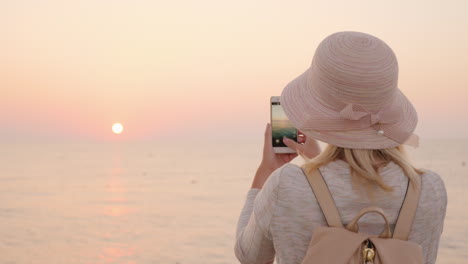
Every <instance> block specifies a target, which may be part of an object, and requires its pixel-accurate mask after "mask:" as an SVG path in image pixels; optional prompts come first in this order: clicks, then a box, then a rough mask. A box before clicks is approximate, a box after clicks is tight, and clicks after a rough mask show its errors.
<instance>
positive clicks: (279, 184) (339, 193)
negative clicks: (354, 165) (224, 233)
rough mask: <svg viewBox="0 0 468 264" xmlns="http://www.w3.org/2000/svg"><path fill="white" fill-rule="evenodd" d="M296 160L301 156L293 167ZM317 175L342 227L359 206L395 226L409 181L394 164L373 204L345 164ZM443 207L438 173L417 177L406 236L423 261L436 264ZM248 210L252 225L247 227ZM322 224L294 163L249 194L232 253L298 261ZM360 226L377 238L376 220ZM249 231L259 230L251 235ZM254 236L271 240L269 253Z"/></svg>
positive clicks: (333, 164) (338, 163)
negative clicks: (418, 185)
mask: <svg viewBox="0 0 468 264" xmlns="http://www.w3.org/2000/svg"><path fill="white" fill-rule="evenodd" d="M298 160H299V161H300V158H297V159H296V160H295V163H297V161H298ZM320 171H321V173H322V175H323V177H324V179H325V182H326V183H327V185H328V187H329V189H330V192H331V194H332V196H333V199H334V200H335V203H336V206H337V208H338V211H339V213H340V215H341V219H342V222H343V223H344V224H347V223H349V222H350V221H351V219H352V218H354V216H356V214H357V213H358V212H359V211H360V210H361V209H362V208H364V207H367V206H370V205H376V206H378V207H380V208H382V209H383V210H384V211H385V214H386V216H387V218H388V220H389V221H390V223H391V224H392V225H391V227H392V228H393V227H394V224H395V222H396V219H397V217H398V214H399V211H400V208H401V204H402V202H403V199H404V197H405V193H406V188H407V185H408V177H406V176H405V175H404V173H403V171H402V170H401V168H400V167H399V166H398V165H396V164H395V163H393V162H390V163H389V164H388V165H387V166H385V167H384V168H382V169H381V170H380V173H381V175H382V178H383V179H384V182H385V183H386V184H388V185H389V186H391V187H393V191H392V192H385V191H383V190H382V189H379V188H378V187H376V188H375V193H374V196H373V197H374V198H373V199H372V200H371V199H370V198H369V196H367V195H366V194H365V193H364V192H365V190H364V189H362V190H361V189H359V188H356V187H353V183H352V181H351V176H350V170H349V166H348V164H347V163H346V162H345V161H342V160H336V161H332V162H330V163H328V164H326V165H324V166H322V167H320ZM257 193H258V195H256V194H257ZM256 196H258V197H256ZM254 199H255V200H254ZM252 203H253V204H254V206H253V208H252ZM446 204H447V196H446V191H445V187H444V184H443V182H442V180H441V179H440V177H439V175H437V174H436V173H434V172H432V171H425V173H424V174H423V175H422V189H421V196H420V201H419V205H418V209H417V211H416V215H415V219H414V223H413V227H412V229H411V233H410V236H409V241H413V242H416V243H417V244H420V245H421V246H422V248H423V255H424V260H425V263H435V259H436V256H437V248H438V243H439V239H440V235H441V233H442V228H443V220H444V217H445V211H446ZM249 207H250V208H249ZM252 209H253V215H252V217H254V219H255V221H251V223H248V222H249V219H248V217H249V216H250V214H251V213H252ZM252 222H254V223H252ZM247 224H248V225H249V227H248V229H250V230H249V231H247V232H245V233H241V232H242V231H243V230H245V228H242V226H244V227H246V226H247ZM325 225H326V221H325V218H324V216H323V214H322V212H321V209H320V207H319V205H318V203H317V201H316V198H315V196H314V194H313V192H312V190H311V188H310V186H309V184H308V182H307V179H306V177H305V175H304V174H303V172H302V170H301V168H300V167H299V166H298V165H297V164H294V162H293V163H289V164H286V165H284V166H282V167H281V168H279V169H278V170H276V171H275V172H274V173H273V174H272V175H271V176H270V178H269V179H268V181H267V182H266V183H265V185H264V187H263V188H262V191H261V192H260V190H259V189H251V190H250V191H249V194H248V198H247V201H246V204H245V206H244V209H243V211H242V214H241V217H240V219H239V226H238V234H237V236H238V241H237V244H236V255H237V256H238V258H239V259H241V261H242V260H243V259H242V258H245V260H246V261H245V262H246V263H250V262H252V263H257V262H256V261H257V260H258V259H261V258H262V255H263V256H267V255H271V251H272V250H273V251H274V252H275V255H276V260H277V263H287V264H292V263H301V261H302V259H303V257H304V255H305V253H306V250H307V247H308V245H309V242H310V239H311V237H312V234H313V230H314V228H315V227H317V226H325ZM359 226H360V232H365V233H370V234H379V233H380V232H381V231H382V229H383V226H384V225H383V220H382V218H381V217H380V216H378V215H376V214H369V215H366V216H364V217H363V218H362V219H361V220H360V222H359ZM252 229H258V230H257V232H256V231H254V230H252ZM258 232H263V233H264V239H268V240H271V241H272V242H273V244H274V249H272V248H271V247H268V246H265V245H266V244H268V243H264V241H262V239H260V236H258ZM255 233H257V235H255ZM242 244H243V245H247V244H249V245H250V248H249V249H248V252H246V250H245V249H243V248H241V247H240V246H239V245H242ZM269 251H270V252H269ZM254 252H255V254H249V253H254ZM253 255H256V256H253ZM249 258H255V259H249Z"/></svg>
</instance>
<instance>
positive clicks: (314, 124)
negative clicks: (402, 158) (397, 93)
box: [299, 103, 418, 146]
mask: <svg viewBox="0 0 468 264" xmlns="http://www.w3.org/2000/svg"><path fill="white" fill-rule="evenodd" d="M402 116H403V114H402V109H401V108H381V109H380V110H379V111H378V112H377V113H371V112H369V111H367V110H366V109H365V108H364V107H362V106H360V105H357V104H352V103H348V104H346V106H345V107H344V108H343V109H341V110H340V111H339V112H336V115H335V116H332V117H327V118H319V119H316V118H311V119H308V120H306V121H305V122H304V124H303V126H301V127H300V128H299V129H300V130H307V129H312V130H317V131H320V130H323V131H346V130H359V129H365V128H368V127H373V128H374V129H375V130H376V133H378V134H379V135H382V136H386V137H388V138H391V139H393V140H395V141H397V142H404V141H406V143H405V144H408V145H412V146H417V145H418V138H417V136H416V135H413V133H411V132H410V131H403V130H401V129H394V128H393V125H394V124H396V123H398V122H399V121H401V118H402Z"/></svg>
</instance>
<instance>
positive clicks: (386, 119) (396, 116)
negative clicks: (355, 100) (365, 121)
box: [340, 103, 401, 125]
mask: <svg viewBox="0 0 468 264" xmlns="http://www.w3.org/2000/svg"><path fill="white" fill-rule="evenodd" d="M353 106H354V107H355V108H357V109H358V110H357V111H354V110H353ZM400 112H401V109H397V111H395V110H394V111H388V110H385V109H383V108H382V109H380V110H379V112H377V113H375V114H374V113H371V112H368V111H367V110H365V109H364V108H363V107H361V106H359V105H353V104H351V103H350V104H347V105H346V106H345V108H343V109H342V110H341V111H340V116H341V117H342V118H344V119H348V120H360V119H362V118H363V117H366V116H370V122H369V123H370V125H375V124H378V123H380V124H391V123H396V122H398V121H399V120H400V117H401V114H400Z"/></svg>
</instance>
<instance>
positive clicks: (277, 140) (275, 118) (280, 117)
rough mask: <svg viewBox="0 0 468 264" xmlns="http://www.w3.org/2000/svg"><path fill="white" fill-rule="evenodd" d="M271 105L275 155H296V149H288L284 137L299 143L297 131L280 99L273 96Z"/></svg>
mask: <svg viewBox="0 0 468 264" xmlns="http://www.w3.org/2000/svg"><path fill="white" fill-rule="evenodd" d="M270 105H271V138H272V144H273V149H274V151H275V153H296V151H295V150H294V149H291V148H289V147H287V146H286V145H285V144H284V143H283V137H288V138H290V139H292V140H294V141H296V142H297V129H296V128H295V127H294V126H293V125H292V124H291V122H289V119H288V117H287V116H286V113H284V110H283V107H281V103H280V97H279V96H272V97H271V98H270Z"/></svg>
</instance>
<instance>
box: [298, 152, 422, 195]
mask: <svg viewBox="0 0 468 264" xmlns="http://www.w3.org/2000/svg"><path fill="white" fill-rule="evenodd" d="M303 157H304V159H305V160H306V163H305V164H304V165H303V166H302V167H303V168H304V170H305V172H306V173H307V174H310V173H311V172H312V171H313V170H315V169H317V168H319V167H321V166H322V165H325V164H327V163H329V162H331V161H334V160H338V159H341V160H344V161H346V162H347V163H348V164H349V167H350V172H351V176H352V179H353V184H354V185H355V187H356V185H357V187H360V186H362V187H365V188H366V189H367V192H366V193H367V194H368V195H369V196H371V197H372V196H373V189H374V188H373V186H376V185H377V186H378V187H380V188H381V189H383V190H384V191H387V192H390V191H393V188H392V187H391V186H388V185H387V184H386V183H385V182H384V180H383V178H382V176H381V175H380V173H379V169H380V168H383V167H384V166H386V165H387V164H388V163H389V162H392V161H393V162H394V163H395V164H397V165H398V166H400V168H401V169H402V170H403V172H404V174H405V175H406V177H408V179H409V181H411V183H412V184H413V186H415V187H416V186H418V184H419V181H418V174H419V175H421V174H422V173H423V171H422V170H419V169H416V168H415V167H413V166H412V165H411V163H410V161H409V159H408V157H407V156H406V153H405V151H404V148H403V146H401V145H400V146H398V147H394V148H387V149H349V148H341V147H337V146H334V145H328V146H327V147H326V148H325V150H324V151H322V153H320V154H319V155H318V156H316V157H315V158H313V159H310V158H307V157H305V156H303Z"/></svg>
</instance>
